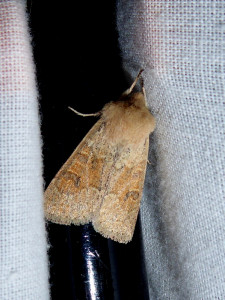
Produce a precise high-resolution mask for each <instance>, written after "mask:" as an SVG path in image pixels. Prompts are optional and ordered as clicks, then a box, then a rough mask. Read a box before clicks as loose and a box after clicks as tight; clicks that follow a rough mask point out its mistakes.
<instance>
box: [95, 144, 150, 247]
mask: <svg viewBox="0 0 225 300" xmlns="http://www.w3.org/2000/svg"><path fill="white" fill-rule="evenodd" d="M148 147H149V139H148V138H147V139H146V141H145V143H144V146H143V145H142V147H140V148H139V149H132V148H129V147H125V148H124V149H123V150H122V151H121V149H120V151H119V152H116V151H115V160H114V163H113V166H112V165H110V164H108V163H106V164H105V166H104V170H103V174H104V175H103V177H104V178H108V182H104V186H105V190H104V191H103V193H104V197H102V200H101V202H100V207H99V209H98V210H97V211H96V212H95V214H94V217H93V220H92V223H93V226H94V228H95V230H96V231H97V232H99V233H101V234H102V235H103V236H104V237H106V238H110V239H112V240H114V241H117V242H120V243H128V242H129V241H131V239H132V237H133V233H134V229H135V225H136V220H137V216H138V212H139V208H140V202H141V197H142V190H143V186H144V180H145V171H146V165H147V158H148Z"/></svg>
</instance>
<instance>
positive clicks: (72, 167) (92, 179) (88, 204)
mask: <svg viewBox="0 0 225 300" xmlns="http://www.w3.org/2000/svg"><path fill="white" fill-rule="evenodd" d="M103 134H104V126H103V123H102V120H101V119H100V120H99V121H98V122H97V123H96V124H95V125H94V126H93V127H92V128H91V130H90V131H89V132H88V133H87V135H86V136H85V137H84V139H83V140H82V141H81V142H80V144H79V145H78V146H77V148H76V149H75V150H74V152H73V153H72V154H71V156H70V157H69V158H68V160H67V161H66V162H65V164H64V165H63V166H62V167H61V169H60V170H59V171H58V173H57V174H56V176H55V177H54V178H53V180H52V181H51V183H50V184H49V186H48V188H47V190H46V191H45V200H44V211H45V217H46V219H47V220H49V221H52V222H54V223H58V224H65V225H69V224H75V225H80V224H86V223H88V222H90V221H91V220H92V214H93V211H94V207H95V206H96V205H97V201H98V200H99V195H98V194H99V186H100V182H99V181H100V178H101V176H100V174H99V172H101V169H102V164H104V159H100V158H98V159H95V156H96V155H95V153H94V149H93V141H95V142H96V143H100V142H101V139H102V135H103Z"/></svg>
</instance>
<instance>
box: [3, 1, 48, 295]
mask: <svg viewBox="0 0 225 300" xmlns="http://www.w3.org/2000/svg"><path fill="white" fill-rule="evenodd" d="M25 4H26V3H25V1H1V2H0V99H1V101H0V139H1V140H0V144H1V151H0V185H1V186H0V191H1V200H0V201H1V206H0V208H1V212H0V215H1V217H0V299H1V300H18V299H27V300H28V299H29V300H31V299H32V300H34V299H37V300H42V299H43V300H47V299H49V290H48V262H47V244H46V238H45V225H44V217H43V209H42V201H43V200H42V197H43V190H42V184H43V182H42V169H41V143H40V128H39V121H38V105H37V93H36V86H35V72H34V67H33V61H32V55H31V47H30V37H29V34H28V30H27V20H26V15H25Z"/></svg>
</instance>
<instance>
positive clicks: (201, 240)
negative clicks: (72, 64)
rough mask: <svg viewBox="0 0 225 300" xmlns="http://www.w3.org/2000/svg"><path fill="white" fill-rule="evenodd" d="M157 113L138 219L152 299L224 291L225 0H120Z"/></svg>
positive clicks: (127, 42)
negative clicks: (141, 231)
mask: <svg viewBox="0 0 225 300" xmlns="http://www.w3.org/2000/svg"><path fill="white" fill-rule="evenodd" d="M117 24H118V33H119V42H120V47H121V53H122V57H123V63H124V69H125V70H126V71H127V72H128V74H130V75H131V76H132V77H133V78H134V77H135V76H136V74H137V72H138V70H140V68H145V72H144V73H143V77H144V80H145V88H146V90H147V97H148V104H149V108H150V110H151V111H152V113H153V114H154V115H155V117H156V120H157V128H156V131H155V133H154V135H153V136H152V137H151V138H150V148H151V149H150V161H151V165H150V166H149V167H148V171H147V180H146V188H145V197H144V199H143V201H142V207H141V220H142V230H143V243H144V249H145V261H146V268H147V273H148V283H149V292H150V299H160V300H163V299H173V300H176V299H225V199H224V194H225V193H224V191H225V184H224V180H225V171H224V170H225V155H224V150H225V130H224V127H225V126H224V125H225V107H224V96H225V85H224V79H225V78H224V77H225V33H224V30H225V6H224V1H222V0H218V1H211V0H199V1H178V0H174V1H167V0H155V1H150V0H143V1H134V0H131V1H122V0H119V1H118V6H117Z"/></svg>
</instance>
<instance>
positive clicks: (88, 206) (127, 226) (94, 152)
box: [44, 70, 155, 243]
mask: <svg viewBox="0 0 225 300" xmlns="http://www.w3.org/2000/svg"><path fill="white" fill-rule="evenodd" d="M142 71H143V70H141V71H140V72H139V74H138V76H137V78H136V79H135V81H134V82H133V84H132V85H131V87H130V88H129V89H128V90H126V91H125V92H124V93H123V94H122V95H121V97H120V99H119V100H118V101H116V102H110V103H108V104H106V105H105V106H104V107H103V109H102V110H101V111H100V112H99V113H96V114H87V115H86V114H81V113H78V112H77V111H75V110H73V111H75V112H76V113H77V114H79V115H82V116H90V115H100V116H101V117H100V119H99V121H97V123H96V124H95V125H94V126H93V127H92V129H91V130H90V131H89V132H88V134H87V135H86V136H85V137H84V139H83V140H82V141H81V143H80V144H79V145H78V146H77V148H76V149H75V151H74V152H73V153H72V155H71V156H70V157H69V159H68V160H67V161H66V163H65V164H64V165H63V166H62V168H61V169H60V170H59V171H58V173H57V174H56V176H55V177H54V179H53V180H52V181H51V183H50V184H49V186H48V188H47V190H46V191H45V200H44V209H45V216H46V218H47V219H48V220H49V221H52V222H54V223H58V224H66V225H69V224H75V225H81V224H86V223H89V222H92V225H93V226H94V228H95V230H96V231H97V232H99V233H101V234H102V235H103V236H104V237H106V238H110V239H112V240H114V241H117V242H120V243H127V242H129V241H130V240H131V239H132V237H133V233H134V228H135V224H136V220H137V216H138V212H139V207H140V201H141V197H142V190H143V185H144V179H145V171H146V164H147V159H148V147H149V135H150V133H151V132H153V130H154V128H155V119H154V117H153V116H152V114H151V113H150V112H149V110H148V108H147V106H146V95H145V89H144V87H143V85H142V91H141V92H137V93H134V92H133V89H134V87H135V85H136V84H137V82H138V80H139V78H140V75H141V72H142Z"/></svg>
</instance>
